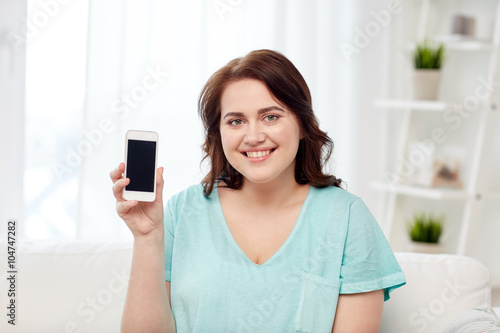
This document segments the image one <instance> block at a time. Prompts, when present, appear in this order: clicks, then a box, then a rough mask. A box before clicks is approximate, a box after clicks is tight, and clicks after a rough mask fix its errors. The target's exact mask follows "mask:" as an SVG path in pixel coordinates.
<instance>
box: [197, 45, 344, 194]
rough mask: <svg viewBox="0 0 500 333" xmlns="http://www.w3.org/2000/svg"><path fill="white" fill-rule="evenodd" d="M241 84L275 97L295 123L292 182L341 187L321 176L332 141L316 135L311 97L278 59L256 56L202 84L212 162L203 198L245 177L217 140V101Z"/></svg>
mask: <svg viewBox="0 0 500 333" xmlns="http://www.w3.org/2000/svg"><path fill="white" fill-rule="evenodd" d="M241 79H256V80H259V81H261V82H263V83H264V84H265V85H266V86H267V87H268V89H269V91H270V92H271V93H272V94H273V96H274V97H275V98H276V99H277V100H278V101H279V102H280V103H281V104H282V105H283V106H285V107H286V108H287V109H288V110H290V111H292V112H293V113H294V115H295V117H296V118H297V120H298V123H299V127H300V129H301V133H302V135H303V138H302V139H301V140H300V142H299V148H298V151H297V156H296V158H295V180H296V181H297V183H299V184H308V183H310V184H311V185H312V186H315V187H319V188H321V187H327V186H337V187H341V183H342V180H341V179H338V178H336V177H335V176H333V175H328V174H325V173H323V166H324V164H325V163H326V161H327V160H328V159H329V158H330V155H331V153H332V150H333V141H332V140H331V139H330V138H329V137H328V135H327V134H326V133H325V132H323V131H322V130H320V129H319V124H318V121H317V119H316V117H315V115H314V112H313V109H312V101H311V93H310V92H309V88H308V87H307V84H306V81H305V80H304V78H303V77H302V75H301V74H300V72H299V71H298V70H297V68H295V66H294V65H293V64H292V63H291V61H290V60H288V59H287V58H286V57H285V56H283V55H282V54H281V53H278V52H276V51H271V50H257V51H253V52H250V53H248V54H247V55H246V56H244V57H242V58H236V59H234V60H231V61H230V62H229V63H228V64H227V65H225V66H224V67H222V68H221V69H219V70H218V71H217V72H215V73H214V74H213V75H212V76H211V77H210V79H209V80H208V81H207V83H206V84H205V87H204V88H203V90H202V92H201V94H200V98H199V100H198V112H199V114H200V117H201V120H202V121H203V125H204V127H205V142H204V144H203V146H202V147H203V151H204V152H205V156H204V157H203V160H205V159H207V158H209V159H210V164H211V167H210V172H209V173H208V174H207V175H206V176H205V178H204V179H203V180H202V184H203V192H204V194H205V195H210V193H212V190H213V188H214V186H215V182H216V181H217V180H223V181H224V182H225V183H226V184H227V186H228V187H229V188H232V189H239V188H240V187H241V185H242V184H243V176H242V175H241V174H240V173H239V172H238V171H236V170H235V169H234V168H233V167H232V166H231V165H230V164H229V162H228V161H227V159H226V157H225V155H224V152H223V150H222V142H221V137H220V131H219V127H220V117H221V97H222V93H223V91H224V88H225V86H226V84H227V83H229V82H232V81H236V80H241ZM203 160H202V161H203Z"/></svg>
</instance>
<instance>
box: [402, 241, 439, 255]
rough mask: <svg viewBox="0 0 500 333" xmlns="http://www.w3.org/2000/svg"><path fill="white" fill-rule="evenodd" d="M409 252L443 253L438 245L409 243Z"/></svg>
mask: <svg viewBox="0 0 500 333" xmlns="http://www.w3.org/2000/svg"><path fill="white" fill-rule="evenodd" d="M409 250H410V252H417V253H429V254H438V253H443V246H442V245H441V244H440V243H426V242H413V241H412V242H410V244H409Z"/></svg>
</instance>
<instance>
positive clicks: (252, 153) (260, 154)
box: [247, 150, 271, 158]
mask: <svg viewBox="0 0 500 333" xmlns="http://www.w3.org/2000/svg"><path fill="white" fill-rule="evenodd" d="M269 153H271V151H270V150H266V151H247V156H248V157H252V158H258V157H263V156H266V155H269Z"/></svg>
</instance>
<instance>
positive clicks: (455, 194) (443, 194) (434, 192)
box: [371, 182, 467, 200]
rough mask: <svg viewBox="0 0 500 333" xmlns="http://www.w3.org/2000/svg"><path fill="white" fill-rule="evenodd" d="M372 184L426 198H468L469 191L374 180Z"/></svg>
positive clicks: (399, 192)
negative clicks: (393, 183) (394, 183)
mask: <svg viewBox="0 0 500 333" xmlns="http://www.w3.org/2000/svg"><path fill="white" fill-rule="evenodd" d="M371 185H372V187H373V188H374V189H377V190H381V191H385V192H391V193H396V194H401V195H407V196H413V197H418V198H424V199H433V200H465V199H466V198H467V193H466V192H465V191H464V190H455V189H446V188H429V187H421V186H414V185H405V184H396V185H390V184H388V183H384V182H373V183H371Z"/></svg>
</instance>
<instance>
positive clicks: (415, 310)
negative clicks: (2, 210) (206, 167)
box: [0, 241, 491, 333]
mask: <svg viewBox="0 0 500 333" xmlns="http://www.w3.org/2000/svg"><path fill="white" fill-rule="evenodd" d="M396 255H397V258H398V261H399V262H400V264H401V266H402V268H403V270H404V272H405V275H406V278H407V285H406V286H404V287H402V288H400V289H397V290H396V291H394V293H393V294H392V295H391V300H389V301H388V302H387V303H386V304H385V307H384V317H383V323H382V329H381V332H388V333H392V332H395V333H404V332H406V333H410V332H431V333H432V332H443V329H444V328H445V327H446V326H447V325H449V324H450V323H451V322H453V321H454V320H455V319H456V318H457V317H459V316H460V315H461V313H463V312H464V311H466V310H469V309H471V308H472V307H474V306H478V305H482V304H486V303H489V302H490V294H491V293H490V286H489V276H488V272H487V270H486V268H485V267H484V266H483V265H481V264H480V263H479V262H478V261H476V260H473V259H470V258H466V257H460V256H453V255H424V254H415V253H397V254H396ZM131 256H132V243H131V242H129V241H111V242H103V241H100V242H91V241H71V242H59V243H34V242H25V243H21V244H19V245H18V246H17V250H16V267H15V268H16V269H17V274H16V284H15V288H14V289H15V293H16V297H15V306H16V308H15V323H16V325H15V326H13V325H10V324H8V323H7V321H8V320H9V317H8V316H6V314H8V312H9V311H10V310H9V309H6V307H5V306H4V305H8V302H9V301H10V299H11V298H9V297H6V296H7V292H8V290H9V289H10V281H9V280H8V278H9V276H10V274H9V273H6V274H5V275H4V276H3V277H2V278H1V280H0V293H1V295H2V296H1V297H0V299H1V300H2V302H1V303H2V308H3V309H4V310H3V311H2V316H1V318H3V319H2V320H1V321H0V332H26V333H34V332H35V333H77V332H104V333H108V332H109V333H112V332H119V327H120V317H121V312H122V308H123V304H124V301H125V294H126V286H127V282H128V274H129V269H130V261H131ZM0 263H1V266H2V267H6V266H5V265H6V264H7V253H6V251H5V247H3V249H2V251H1V252H0ZM3 272H5V270H3ZM3 272H2V273H3Z"/></svg>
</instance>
